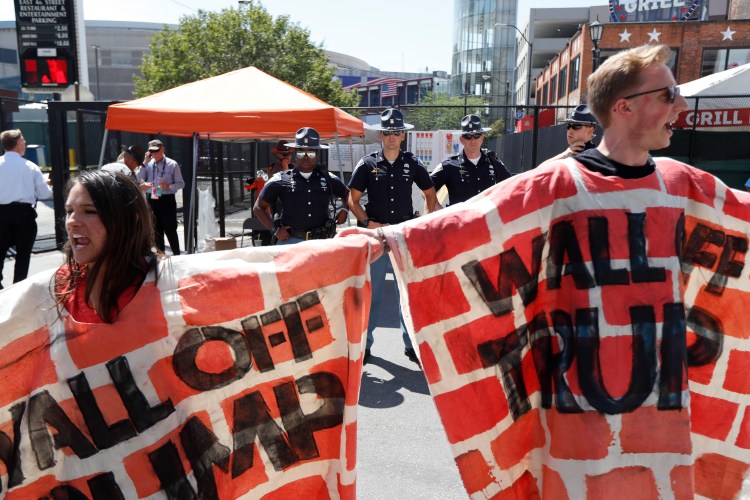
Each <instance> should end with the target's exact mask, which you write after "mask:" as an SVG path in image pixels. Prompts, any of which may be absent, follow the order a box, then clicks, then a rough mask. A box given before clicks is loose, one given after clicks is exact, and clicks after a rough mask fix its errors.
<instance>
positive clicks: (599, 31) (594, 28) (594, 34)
mask: <svg viewBox="0 0 750 500" xmlns="http://www.w3.org/2000/svg"><path fill="white" fill-rule="evenodd" d="M603 34H604V25H603V24H602V23H600V22H599V16H597V17H596V21H594V22H593V23H591V24H589V35H591V41H592V42H594V48H593V49H591V52H592V53H593V56H594V61H593V63H592V66H591V67H592V68H593V69H592V70H591V72H592V73H593V72H594V71H596V69H597V68H598V67H599V56H600V54H601V52H600V51H599V42H600V41H601V39H602V35H603Z"/></svg>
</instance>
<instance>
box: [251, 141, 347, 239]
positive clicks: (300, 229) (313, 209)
mask: <svg viewBox="0 0 750 500" xmlns="http://www.w3.org/2000/svg"><path fill="white" fill-rule="evenodd" d="M286 147H289V148H292V156H293V157H294V162H295V163H294V166H293V168H290V169H288V170H285V171H282V172H279V173H277V174H275V175H274V176H273V177H271V179H270V180H269V181H268V182H267V183H266V185H265V186H263V189H262V190H261V192H260V194H259V195H258V199H257V200H255V205H254V206H253V213H255V216H256V217H258V219H259V220H260V222H261V223H263V225H264V226H266V227H267V228H268V229H269V230H270V231H272V232H274V236H275V237H276V244H277V245H289V244H292V243H299V242H300V241H305V240H318V239H324V238H332V237H333V235H334V233H335V229H336V228H335V225H332V224H331V221H330V219H331V217H330V212H329V210H328V209H329V207H330V206H331V205H333V197H334V196H335V197H338V198H341V203H342V209H341V210H339V212H338V213H337V214H336V217H335V219H334V221H335V224H343V223H344V222H345V221H346V216H347V214H348V212H349V202H348V195H349V190H348V189H347V187H346V185H345V184H344V183H343V182H342V181H341V179H339V178H338V177H336V176H335V175H332V174H330V173H328V172H327V171H325V170H324V169H322V168H320V167H318V159H319V153H320V152H321V151H322V150H323V149H328V146H325V145H322V144H320V135H319V134H318V132H317V130H315V129H314V128H311V127H303V128H301V129H299V130H298V131H297V134H296V137H295V142H292V143H287V144H286ZM277 201H280V203H281V217H279V218H278V219H277V220H275V221H274V218H273V215H272V213H271V208H272V207H273V206H274V204H275V203H276V202H277Z"/></svg>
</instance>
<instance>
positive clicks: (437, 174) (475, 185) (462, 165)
mask: <svg viewBox="0 0 750 500" xmlns="http://www.w3.org/2000/svg"><path fill="white" fill-rule="evenodd" d="M498 163H499V162H498ZM508 177H510V174H509V173H508V171H507V170H506V169H505V166H504V165H502V163H500V164H499V165H495V164H493V163H492V162H491V161H490V159H489V157H488V156H487V154H486V153H485V152H484V151H482V152H481V153H480V156H479V161H478V162H477V164H476V165H474V163H472V161H471V160H469V159H468V158H467V157H466V153H465V152H461V154H458V155H454V156H451V157H449V158H448V159H447V160H445V161H443V162H442V163H440V164H439V165H438V166H437V167H435V170H433V171H432V174H430V178H432V182H433V183H434V184H435V189H440V188H442V187H443V186H447V187H448V198H449V200H450V204H451V205H455V204H456V203H459V202H462V201H466V200H468V199H469V198H471V197H473V196H476V195H477V194H479V193H481V192H482V191H484V190H485V189H487V188H489V187H491V186H494V185H495V184H497V183H498V182H500V181H502V180H505V179H507V178H508Z"/></svg>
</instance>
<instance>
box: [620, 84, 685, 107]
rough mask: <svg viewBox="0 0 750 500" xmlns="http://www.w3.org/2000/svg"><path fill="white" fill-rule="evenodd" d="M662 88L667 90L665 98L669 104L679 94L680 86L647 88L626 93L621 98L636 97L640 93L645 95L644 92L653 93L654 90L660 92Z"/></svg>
mask: <svg viewBox="0 0 750 500" xmlns="http://www.w3.org/2000/svg"><path fill="white" fill-rule="evenodd" d="M662 90H666V91H667V100H668V101H669V103H670V104H672V103H674V100H675V99H676V98H677V96H678V95H680V87H677V86H674V87H661V88H658V89H654V90H647V91H645V92H638V93H637V94H631V95H626V96H625V97H623V99H631V98H633V97H638V96H640V95H646V94H653V93H654V92H661V91H662Z"/></svg>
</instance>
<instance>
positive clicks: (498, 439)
mask: <svg viewBox="0 0 750 500" xmlns="http://www.w3.org/2000/svg"><path fill="white" fill-rule="evenodd" d="M445 212H446V213H445V215H443V214H440V213H438V214H434V215H430V216H428V217H427V218H425V220H415V221H410V222H407V223H405V224H403V225H401V226H397V227H391V228H387V229H386V235H387V237H388V239H389V241H390V244H391V246H392V247H394V252H393V255H394V257H395V258H396V264H397V265H396V266H394V267H395V268H397V269H398V270H399V273H400V275H401V276H400V280H401V281H403V283H404V286H405V289H406V290H407V292H408V294H402V301H403V302H404V304H403V305H404V306H408V307H410V312H411V319H412V323H413V327H414V331H415V335H416V340H417V343H418V346H419V351H420V354H421V357H422V361H423V369H424V371H425V376H426V378H427V381H428V383H429V387H430V391H431V393H432V395H433V397H434V399H435V403H436V406H437V409H438V412H439V413H440V416H441V418H442V421H443V425H444V427H445V430H446V435H447V437H448V441H449V442H450V443H451V446H452V448H453V450H454V453H455V459H456V464H457V465H458V468H459V471H460V474H461V477H462V479H463V481H464V485H465V487H466V489H467V491H468V493H469V494H470V495H471V496H472V497H473V498H521V497H529V496H541V497H543V498H614V497H617V498H628V497H629V498H654V499H656V498H691V497H692V496H693V495H695V494H699V495H703V496H705V497H708V498H737V497H739V496H740V495H741V494H750V491H748V490H747V488H748V486H747V485H746V486H745V490H744V493H742V492H743V490H742V483H743V480H744V481H746V482H747V481H748V480H749V478H750V430H748V429H749V427H748V426H749V425H750V382H748V380H750V369H748V366H750V322H748V321H747V320H746V319H745V318H744V315H743V314H742V311H744V310H746V309H747V307H748V305H750V266H747V265H746V264H747V250H748V236H749V235H750V226H749V225H748V222H749V221H750V195H748V194H747V193H741V192H736V191H732V190H730V189H728V188H727V187H726V186H724V185H723V184H721V183H720V182H719V181H717V180H716V179H715V178H714V177H712V176H710V175H709V174H707V173H705V172H702V171H700V170H697V169H693V168H691V167H688V166H687V165H684V164H681V163H678V162H675V161H673V160H669V159H658V160H657V172H656V173H655V174H654V175H651V176H649V177H647V178H644V179H635V180H627V179H622V178H606V177H602V176H600V175H598V174H595V173H592V172H590V171H587V170H585V169H584V168H583V167H581V166H580V165H579V164H577V163H576V162H575V161H574V160H566V161H565V162H559V163H557V164H555V165H553V166H551V167H548V168H544V169H536V170H534V171H531V172H527V173H524V174H521V175H519V176H516V177H514V178H512V179H510V180H508V181H505V182H503V183H501V184H499V185H497V186H495V187H493V188H491V189H489V190H487V191H486V192H484V193H483V194H482V195H480V196H478V197H476V198H475V199H474V200H472V201H470V202H467V203H466V204H462V205H460V206H455V207H450V208H449V209H446V211H445ZM467 242H470V243H471V244H472V245H474V246H473V247H472V248H467V244H466V243H467ZM441 245H442V246H444V247H445V248H440V247H441ZM436 248H439V250H436ZM405 295H406V297H405ZM435 304H442V305H441V307H434V306H435ZM685 373H687V378H685V377H684V374H685Z"/></svg>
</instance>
